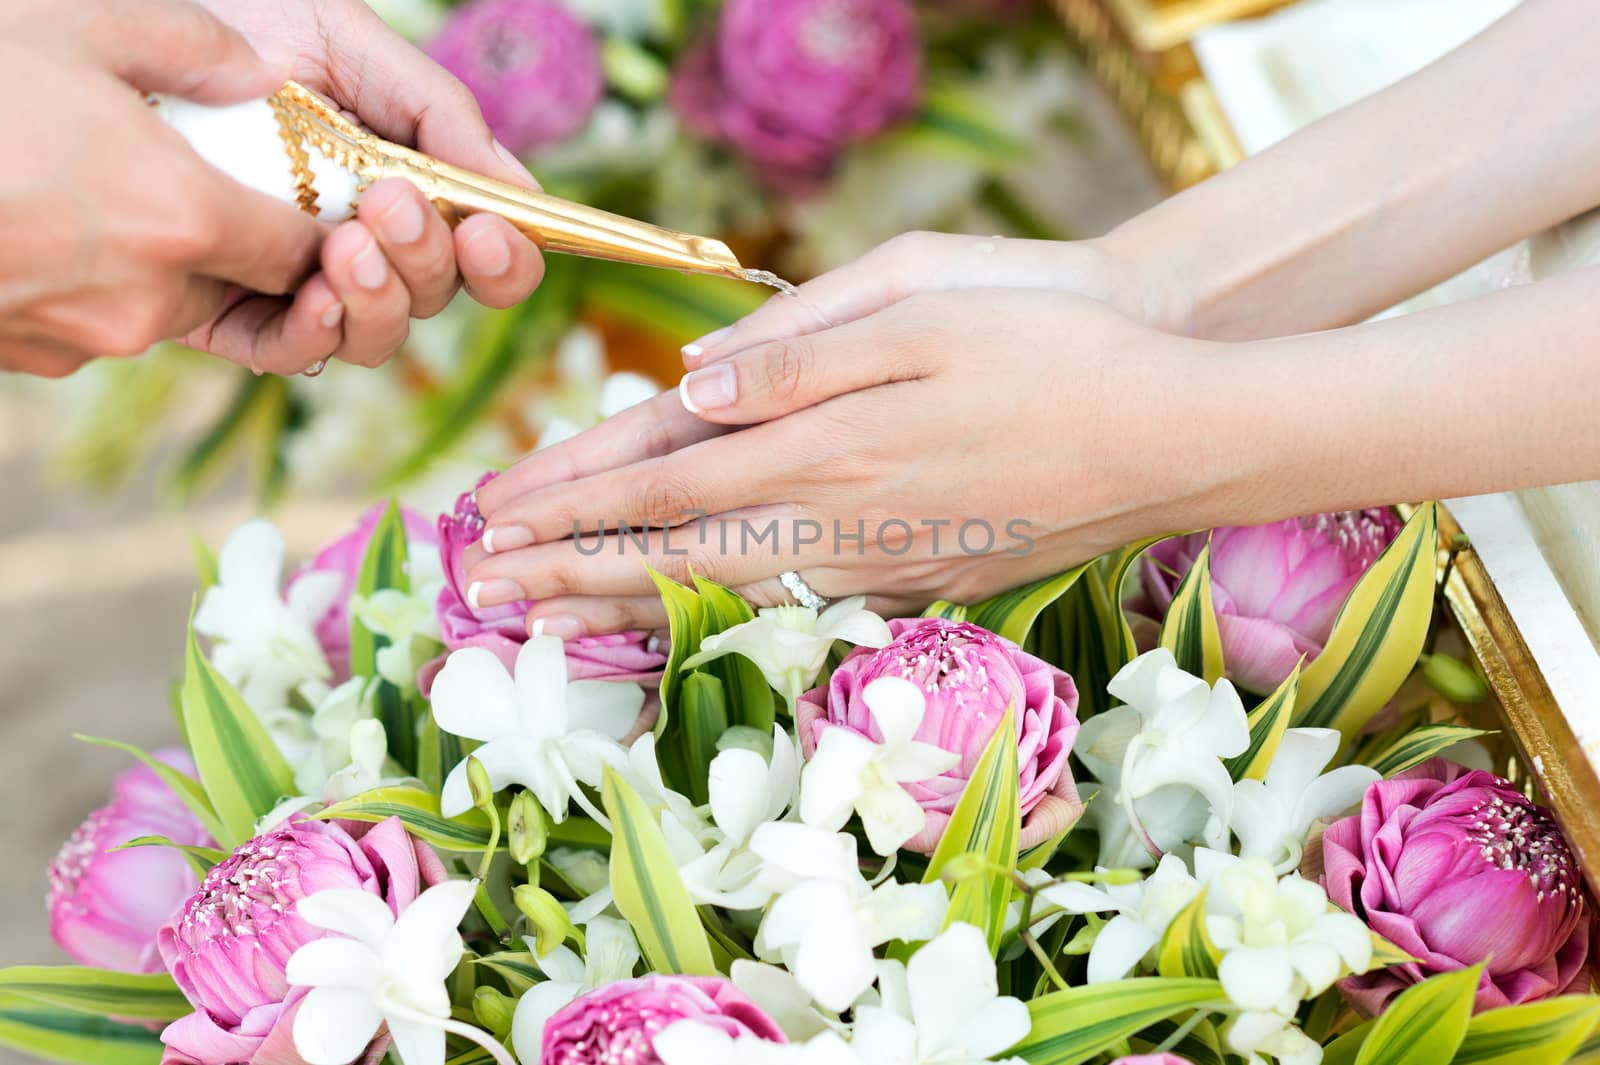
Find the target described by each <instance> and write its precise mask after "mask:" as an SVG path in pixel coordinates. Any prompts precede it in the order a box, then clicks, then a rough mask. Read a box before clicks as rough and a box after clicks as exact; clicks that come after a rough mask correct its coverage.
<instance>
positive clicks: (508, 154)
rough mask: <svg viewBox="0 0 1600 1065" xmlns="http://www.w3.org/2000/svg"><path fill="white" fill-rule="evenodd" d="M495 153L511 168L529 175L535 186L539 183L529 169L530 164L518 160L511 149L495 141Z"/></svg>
mask: <svg viewBox="0 0 1600 1065" xmlns="http://www.w3.org/2000/svg"><path fill="white" fill-rule="evenodd" d="M494 151H495V154H496V155H498V156H499V157H500V158H501V159H502V160H503V161H504V162H505V164H506V165H507V166H509V167H511V169H513V170H515V171H517V172H519V173H522V174H526V175H528V178H529V180H531V181H532V182H533V183H534V184H535V185H537V184H538V183H539V181H538V179H537V178H535V177H534V176H533V171H531V170H529V169H528V164H527V163H524V162H523V161H522V160H521V159H518V158H517V157H516V155H515V154H513V153H512V151H511V149H510V148H507V147H506V146H505V145H504V144H501V143H500V142H499V141H495V142H494Z"/></svg>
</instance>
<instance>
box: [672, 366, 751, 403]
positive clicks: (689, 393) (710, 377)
mask: <svg viewBox="0 0 1600 1065" xmlns="http://www.w3.org/2000/svg"><path fill="white" fill-rule="evenodd" d="M678 398H679V399H681V400H683V405H684V406H685V407H687V408H688V410H689V413H690V414H699V413H700V412H701V411H707V410H716V409H717V408H718V407H726V406H728V405H729V404H730V403H732V402H733V401H734V400H735V399H737V398H739V387H738V383H737V381H736V379H735V377H734V373H733V366H732V365H731V364H729V363H726V362H723V363H718V364H717V365H716V366H707V367H706V368H705V369H704V370H696V371H695V372H694V373H690V374H684V375H683V380H681V381H679V382H678Z"/></svg>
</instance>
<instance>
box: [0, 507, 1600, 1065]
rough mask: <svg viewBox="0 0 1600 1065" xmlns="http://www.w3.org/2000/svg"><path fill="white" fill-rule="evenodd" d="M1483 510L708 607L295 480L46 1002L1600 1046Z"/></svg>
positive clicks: (1061, 1060) (253, 1016)
mask: <svg viewBox="0 0 1600 1065" xmlns="http://www.w3.org/2000/svg"><path fill="white" fill-rule="evenodd" d="M1435 522H1436V512H1435V508H1434V506H1433V505H1431V504H1429V505H1425V506H1421V507H1418V508H1415V509H1414V510H1412V511H1411V512H1410V513H1409V516H1408V517H1407V518H1406V519H1405V520H1404V521H1402V520H1401V518H1400V517H1398V516H1397V515H1395V514H1392V513H1390V512H1389V511H1387V510H1372V511H1363V512H1355V513H1348V514H1337V515H1319V516H1317V517H1314V518H1309V519H1304V520H1298V521H1287V522H1281V523H1277V524H1275V525H1270V526H1264V527H1261V528H1255V529H1219V530H1214V531H1212V532H1211V533H1209V534H1202V535H1199V536H1194V537H1183V538H1178V539H1166V540H1163V541H1160V542H1147V543H1141V544H1134V545H1130V546H1129V547H1127V548H1126V549H1123V550H1121V551H1118V552H1114V553H1112V554H1110V555H1108V556H1106V557H1104V558H1101V559H1097V560H1095V561H1093V562H1091V563H1088V564H1086V565H1083V566H1080V567H1078V568H1076V569H1074V570H1072V571H1070V572H1068V573H1065V574H1061V575H1059V576H1056V577H1054V578H1051V579H1048V580H1043V581H1039V582H1037V583H1035V584H1032V585H1028V586H1026V587H1023V588H1019V589H1016V590H1014V591H1012V592H1010V593H1007V594H1005V595H1002V596H999V597H997V598H995V599H992V600H989V601H986V602H983V603H976V604H967V605H960V604H955V603H948V602H941V603H936V604H934V605H933V606H932V607H930V608H929V610H928V611H927V612H926V614H925V615H924V616H922V617H917V618H894V619H884V618H881V617H878V616H876V615H874V614H873V613H871V612H869V611H868V610H866V609H865V607H864V604H863V601H862V600H860V599H849V600H844V601H841V602H837V603H834V604H832V605H829V606H827V607H826V608H825V609H823V610H821V611H820V612H819V611H816V610H812V609H809V608H805V607H800V606H788V607H778V608H770V609H763V610H761V611H759V612H755V611H752V610H751V608H750V607H749V606H748V605H747V604H746V603H745V602H744V601H743V600H741V599H740V598H739V597H738V596H737V595H735V594H734V593H733V592H731V591H730V590H728V589H726V588H723V587H720V586H718V585H716V584H713V583H711V582H708V581H705V580H702V579H698V578H693V579H692V580H691V582H690V584H688V585H684V584H680V583H677V582H675V581H673V580H670V579H668V578H667V577H665V576H659V575H658V577H657V583H658V586H659V589H660V592H661V596H662V599H663V601H664V603H665V604H666V607H667V610H668V613H669V616H670V618H671V630H670V633H668V634H667V635H666V637H665V638H660V637H657V636H652V635H650V634H646V633H621V634H616V635H613V636H606V637H597V638H588V639H581V640H575V641H571V642H567V643H563V642H562V641H561V640H559V639H556V638H554V637H548V636H531V637H530V636H529V635H528V634H527V631H526V630H525V629H524V628H523V626H522V623H521V615H522V613H523V606H514V607H510V608H496V609H492V610H481V609H478V608H475V607H474V606H473V605H472V603H471V602H470V600H469V599H468V598H466V597H464V596H463V594H462V588H461V582H460V556H461V552H462V551H463V550H464V549H465V547H466V546H467V545H469V544H470V543H472V542H473V541H474V540H475V539H476V538H477V537H478V536H479V535H480V534H481V531H482V520H481V518H480V517H479V516H478V514H477V511H476V508H475V506H474V504H473V500H472V495H471V494H470V493H469V494H466V495H463V496H462V497H461V498H460V500H459V501H458V503H457V505H456V506H455V508H454V509H453V510H452V511H451V512H449V513H446V514H444V515H442V516H440V517H439V518H438V519H437V521H434V522H430V521H427V520H425V519H423V518H422V517H421V516H419V515H416V514H413V513H410V512H407V511H404V510H402V509H400V508H399V507H397V506H395V505H392V504H391V505H388V506H385V507H379V508H377V509H374V510H373V511H371V512H369V513H368V514H367V515H366V516H365V517H364V518H363V519H362V520H361V521H360V523H359V524H358V525H357V527H356V528H355V529H354V530H353V531H352V532H351V533H350V534H349V535H347V536H345V537H343V538H342V539H340V540H339V541H337V542H336V543H334V544H331V545H329V546H328V547H327V548H326V549H325V550H323V551H322V552H320V553H319V554H318V555H316V557H314V558H313V559H312V560H311V561H310V562H308V563H307V564H306V565H304V566H303V567H301V568H299V569H297V570H296V571H295V572H293V573H292V574H290V575H289V576H288V578H287V580H285V574H284V559H283V544H282V541H281V539H280V538H279V537H278V535H277V533H276V530H275V529H274V528H273V527H272V526H271V525H270V524H268V523H266V522H261V521H257V522H252V523H250V524H247V525H245V526H243V527H242V528H240V529H239V530H238V531H237V532H235V533H234V534H233V535H232V537H231V538H230V539H229V540H228V541H227V543H226V544H225V545H223V547H222V549H221V551H220V553H219V554H218V555H217V556H216V557H215V559H214V560H213V559H210V558H207V559H206V560H205V565H204V567H203V568H204V573H203V575H202V576H203V583H204V588H203V591H202V593H201V595H200V597H199V599H198V604H197V607H196V609H195V611H194V615H193V618H192V623H191V628H190V635H189V640H188V645H187V653H186V661H185V665H184V671H183V677H182V681H181V683H180V684H179V686H178V689H177V692H178V696H177V702H178V716H179V723H180V725H181V735H182V737H183V746H182V747H181V748H173V749H171V750H165V751H158V752H155V753H153V754H146V753H144V752H142V751H139V750H137V749H134V748H131V747H127V746H125V745H122V744H118V743H115V742H114V741H109V740H96V741H93V742H97V743H105V744H107V745H110V746H114V747H118V748H120V749H122V750H124V751H126V752H127V753H128V754H130V755H132V756H133V757H134V758H135V759H136V764H135V765H134V766H133V768H131V769H129V770H128V771H127V772H125V773H124V774H123V775H122V776H121V777H119V778H118V779H117V781H116V783H115V785H114V788H113V798H112V801H111V803H110V804H109V805H108V806H106V807H105V808H104V809H102V810H99V811H97V812H95V813H93V814H91V815H90V817H89V818H88V820H86V821H85V822H84V824H83V826H82V827H81V828H80V829H79V830H78V831H77V832H76V833H75V834H74V835H73V836H72V838H71V839H70V840H69V841H68V842H67V843H66V845H65V846H64V847H63V849H62V851H61V854H60V856H59V857H58V859H57V860H56V862H55V863H54V865H53V866H52V868H51V870H50V897H49V906H50V919H51V928H52V931H53V933H54V935H55V938H56V939H57V941H58V942H59V943H60V944H61V946H62V948H63V949H64V950H65V951H66V952H67V953H68V954H70V955H71V956H72V958H73V959H75V960H76V961H77V962H79V963H80V966H79V967H17V968H12V969H7V970H3V971H0V1043H6V1044H9V1045H12V1046H16V1047H18V1048H21V1049H23V1050H25V1051H29V1052H32V1053H36V1054H39V1055H42V1056H45V1057H48V1058H52V1059H54V1060H59V1061H66V1062H84V1063H91V1062H93V1063H101V1062H108V1061H110V1062H118V1063H123V1062H126V1063H128V1065H135V1063H140V1062H149V1063H155V1062H157V1061H161V1062H166V1063H172V1065H180V1063H181V1065H233V1063H242V1062H248V1063H251V1065H269V1063H271V1065H300V1063H304V1065H348V1063H351V1062H377V1061H380V1060H382V1059H384V1058H385V1057H387V1058H388V1059H389V1060H391V1061H394V1062H397V1063H399V1065H444V1063H446V1062H448V1063H451V1065H478V1063H490V1062H493V1063H496V1065H511V1063H512V1062H514V1061H520V1062H522V1063H524V1065H614V1063H629V1065H656V1063H661V1065H720V1063H729V1065H733V1063H746V1062H753V1063H758V1065H759V1063H761V1062H774V1063H811V1062H815V1063H819V1065H852V1063H861V1065H973V1063H978V1062H991V1061H993V1062H1025V1063H1029V1065H1081V1063H1107V1062H1113V1061H1114V1062H1117V1063H1119V1065H1178V1063H1193V1065H1206V1063H1226V1065H1241V1063H1248V1065H1257V1063H1263V1062H1279V1063H1282V1065H1315V1063H1317V1062H1322V1061H1326V1062H1329V1063H1340V1062H1355V1063H1358V1065H1411V1063H1413V1062H1428V1063H1430V1065H1432V1063H1446V1062H1452V1061H1453V1062H1457V1063H1462V1065H1464V1063H1468V1062H1474V1063H1482V1062H1494V1063H1501V1065H1510V1063H1557V1062H1562V1061H1567V1060H1569V1058H1571V1057H1572V1055H1574V1054H1575V1053H1577V1052H1578V1050H1579V1048H1580V1046H1581V1045H1582V1044H1583V1043H1584V1041H1585V1039H1586V1038H1587V1037H1588V1036H1589V1034H1590V1031H1591V1030H1592V1029H1593V1028H1594V1027H1595V1025H1596V1023H1597V1021H1600V998H1597V997H1596V996H1594V995H1593V994H1591V993H1590V986H1591V960H1592V959H1591V956H1590V949H1591V947H1590V944H1591V941H1592V935H1593V931H1594V928H1593V924H1592V917H1591V914H1590V912H1589V902H1588V899H1587V897H1586V895H1585V894H1584V892H1583V884H1582V874H1581V871H1580V869H1579V867H1578V865H1577V863H1576V859H1575V857H1574V855H1573V853H1572V851H1571V850H1570V849H1569V847H1568V844H1567V842H1566V841H1565V839H1564V838H1563V836H1562V833H1561V829H1560V826H1559V825H1558V824H1557V823H1556V822H1555V820H1554V819H1553V817H1552V815H1551V814H1550V812H1549V811H1548V810H1546V809H1545V808H1543V807H1542V806H1540V805H1539V804H1538V803H1537V801H1535V800H1534V799H1532V798H1530V797H1529V796H1528V795H1527V794H1526V793H1525V792H1524V791H1522V790H1521V789H1519V788H1517V787H1516V786H1514V785H1512V784H1511V783H1509V782H1508V781H1507V780H1505V779H1503V778H1501V777H1498V776H1496V775H1494V773H1492V772H1490V771H1488V770H1487V769H1485V768H1483V766H1485V765H1486V764H1487V758H1486V753H1485V750H1484V749H1483V748H1482V747H1481V746H1478V745H1477V744H1476V742H1475V741H1476V740H1478V739H1479V738H1480V737H1482V736H1483V735H1484V733H1482V732H1480V731H1478V730H1477V729H1474V728H1472V727H1469V726H1468V725H1466V724H1464V723H1462V722H1460V721H1454V720H1450V719H1449V716H1448V714H1443V715H1441V714H1440V713H1439V712H1438V708H1439V706H1440V705H1441V700H1440V699H1439V698H1436V697H1429V696H1424V697H1422V698H1417V697H1416V696H1415V686H1416V685H1417V684H1419V683H1422V682H1421V681H1419V680H1418V677H1426V676H1431V677H1433V678H1435V680H1436V681H1440V682H1445V681H1448V682H1449V683H1441V686H1442V687H1444V688H1446V689H1448V690H1450V691H1452V692H1454V693H1456V694H1457V695H1458V696H1461V693H1462V692H1463V691H1465V692H1466V695H1467V696H1470V694H1471V693H1470V691H1468V689H1470V688H1471V687H1472V679H1473V678H1472V675H1471V673H1470V670H1468V669H1467V667H1465V666H1464V665H1463V664H1462V663H1460V662H1456V663H1455V667H1454V669H1452V668H1450V667H1447V666H1445V665H1443V663H1444V662H1446V661H1448V660H1447V659H1446V658H1445V656H1443V655H1442V654H1439V653H1437V652H1434V653H1424V650H1425V645H1426V643H1427V641H1428V639H1429V635H1428V633H1429V628H1430V619H1431V615H1432V607H1433V601H1434V595H1435V576H1436V559H1437V552H1436V547H1437V544H1436V539H1437V532H1436V523H1435ZM1419 658H1420V659H1422V660H1423V662H1424V663H1425V664H1424V666H1423V667H1422V670H1421V672H1420V673H1418V674H1416V675H1415V676H1413V673H1414V668H1415V667H1416V666H1417V663H1418V661H1419ZM1230 678H1233V679H1230ZM1451 678H1454V679H1453V680H1452V679H1451ZM1235 679H1236V680H1237V682H1238V683H1237V685H1236V684H1235ZM1442 705H1445V706H1449V705H1451V704H1449V703H1448V702H1443V703H1442Z"/></svg>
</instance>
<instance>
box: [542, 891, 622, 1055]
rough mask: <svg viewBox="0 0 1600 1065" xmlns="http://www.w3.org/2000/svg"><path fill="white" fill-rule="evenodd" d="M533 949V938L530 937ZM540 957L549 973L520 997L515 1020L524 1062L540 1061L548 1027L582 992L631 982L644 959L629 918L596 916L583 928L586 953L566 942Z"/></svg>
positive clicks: (543, 967)
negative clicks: (552, 1018) (627, 980)
mask: <svg viewBox="0 0 1600 1065" xmlns="http://www.w3.org/2000/svg"><path fill="white" fill-rule="evenodd" d="M528 948H529V949H530V950H532V949H533V942H532V941H531V940H529V941H528ZM535 954H536V958H535V960H536V961H537V963H538V966H539V969H540V970H541V971H542V972H543V973H544V974H545V976H546V977H548V979H547V980H545V981H544V982H543V983H539V984H535V985H533V987H531V988H529V989H528V991H527V992H526V993H524V994H523V996H522V998H520V999H518V1000H517V1009H516V1013H515V1014H513V1016H512V1020H511V1045H512V1047H513V1048H514V1049H515V1050H516V1052H517V1057H518V1058H519V1059H520V1060H522V1061H538V1060H539V1050H540V1044H541V1042H542V1040H543V1039H544V1026H545V1025H546V1024H547V1023H549V1021H550V1018H551V1017H554V1016H555V1015H556V1013H557V1012H559V1011H560V1010H561V1008H562V1007H563V1006H565V1005H566V1004H567V1003H569V1002H571V1001H572V1000H573V999H575V998H577V997H578V996H579V995H582V994H585V993H587V992H589V991H593V990H595V989H596V988H600V987H604V986H606V985H607V984H612V983H615V982H616V981H618V980H626V979H628V978H629V977H631V976H632V975H633V970H634V968H635V967H636V966H637V965H638V964H639V959H640V957H641V955H640V953H639V943H638V941H637V940H635V939H634V937H633V930H632V929H631V928H629V927H628V925H627V922H626V921H619V920H617V919H616V918H614V917H596V918H594V919H593V920H591V921H589V922H588V923H587V925H586V926H585V928H584V956H583V957H582V958H579V957H578V955H577V952H576V951H574V950H572V948H570V947H568V946H566V945H564V944H563V945H561V946H557V947H556V948H555V949H553V950H551V951H550V952H549V953H548V954H546V955H544V956H543V957H537V952H535Z"/></svg>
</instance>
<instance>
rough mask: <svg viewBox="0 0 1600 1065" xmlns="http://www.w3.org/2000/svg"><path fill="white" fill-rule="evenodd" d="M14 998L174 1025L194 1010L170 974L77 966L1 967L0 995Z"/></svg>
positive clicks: (62, 1007) (73, 1009) (95, 1013)
mask: <svg viewBox="0 0 1600 1065" xmlns="http://www.w3.org/2000/svg"><path fill="white" fill-rule="evenodd" d="M12 995H20V996H22V997H23V998H27V999H30V1000H32V1001H34V1002H37V1003H41V1004H43V1005H45V1006H52V1007H57V1008H60V1009H64V1010H71V1011H73V1012H74V1013H88V1014H93V1015H95V1016H100V1017H120V1018H124V1019H127V1020H139V1021H175V1020H177V1019H178V1018H179V1017H182V1016H184V1015H186V1014H188V1013H191V1012H193V1009H194V1007H192V1006H190V1005H189V1000H188V999H186V998H184V997H183V992H182V991H179V990H178V985H177V984H175V983H173V982H172V977H170V976H168V975H167V974H166V973H151V974H148V975H146V974H134V973H121V972H113V971H111V970H109V969H90V968H87V967H83V966H76V965H17V966H13V967H12V968H10V969H0V997H9V996H12Z"/></svg>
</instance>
